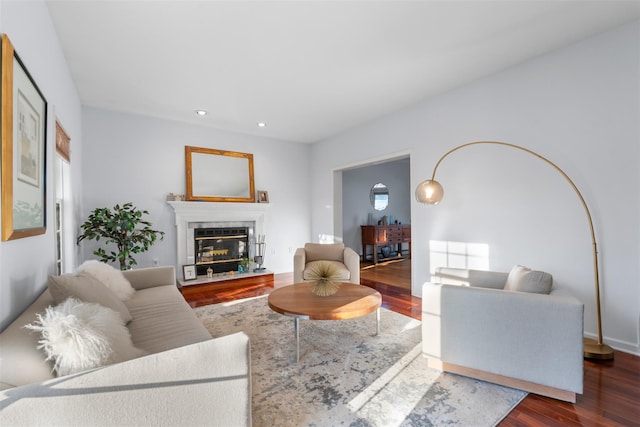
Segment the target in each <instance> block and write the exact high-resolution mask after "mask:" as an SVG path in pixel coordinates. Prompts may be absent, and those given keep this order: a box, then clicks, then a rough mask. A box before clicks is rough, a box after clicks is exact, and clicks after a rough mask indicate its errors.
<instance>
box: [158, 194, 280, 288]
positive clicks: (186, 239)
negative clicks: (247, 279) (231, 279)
mask: <svg viewBox="0 0 640 427" xmlns="http://www.w3.org/2000/svg"><path fill="white" fill-rule="evenodd" d="M167 203H168V204H169V205H170V206H171V208H173V210H174V212H175V224H176V252H177V253H176V255H177V257H176V266H177V268H178V271H181V268H182V267H181V266H183V265H193V264H196V250H195V249H196V247H195V246H196V245H195V237H194V236H195V231H196V230H200V229H205V228H235V229H238V228H247V229H248V241H247V243H246V244H245V252H248V253H249V258H250V259H251V258H252V257H253V256H254V255H255V236H259V235H264V234H265V228H264V224H265V222H266V216H267V212H268V210H269V208H270V204H268V203H207V202H181V201H169V202H167ZM207 268H208V267H205V268H204V273H201V270H198V275H204V276H205V277H206V274H207V273H206V270H207ZM212 269H213V268H212ZM237 269H238V267H237V261H236V265H235V269H233V270H234V271H237ZM196 282H197V281H190V282H188V283H189V284H193V283H196Z"/></svg>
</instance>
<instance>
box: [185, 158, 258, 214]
mask: <svg viewBox="0 0 640 427" xmlns="http://www.w3.org/2000/svg"><path fill="white" fill-rule="evenodd" d="M184 148H185V162H186V173H187V176H186V178H187V191H186V200H188V201H199V202H244V203H254V202H255V186H254V183H253V154H248V153H238V152H235V151H224V150H216V149H212V148H200V147H191V146H185V147H184ZM198 155H207V156H211V157H210V158H204V157H201V158H200V159H199V161H196V162H194V158H195V157H196V156H198ZM203 160H204V161H206V162H207V166H210V167H207V168H202V167H200V168H199V167H198V166H199V165H198V163H201V162H202V161H203ZM243 160H244V161H246V170H247V172H248V173H247V175H246V178H245V175H244V162H243ZM194 163H195V166H196V167H195V168H194ZM238 165H241V166H242V167H241V168H240V169H241V170H239V171H238V173H237V174H236V176H235V177H234V185H237V186H238V187H242V190H243V192H242V194H237V193H235V194H234V193H233V192H229V193H228V192H227V190H226V189H225V188H219V189H213V190H211V191H202V189H201V188H199V187H198V185H199V184H197V183H198V182H202V181H203V180H204V181H208V183H209V184H213V182H212V181H211V179H212V178H213V177H215V173H216V169H218V170H220V169H225V168H226V169H227V171H228V172H233V171H234V170H235V169H236V168H237V166H238ZM221 177H224V179H225V180H227V181H228V180H229V178H230V176H229V174H223V175H221ZM245 179H246V181H245ZM194 182H195V183H196V187H195V188H194ZM245 183H246V185H245ZM225 185H226V184H225V183H223V184H222V187H224V186H225ZM245 188H248V192H247V194H245ZM198 193H213V194H198Z"/></svg>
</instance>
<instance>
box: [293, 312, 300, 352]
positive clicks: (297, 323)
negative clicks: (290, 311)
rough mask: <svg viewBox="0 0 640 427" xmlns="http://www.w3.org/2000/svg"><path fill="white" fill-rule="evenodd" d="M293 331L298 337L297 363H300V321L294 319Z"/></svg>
mask: <svg viewBox="0 0 640 427" xmlns="http://www.w3.org/2000/svg"><path fill="white" fill-rule="evenodd" d="M293 329H294V332H295V335H296V363H298V362H299V361H300V319H298V318H297V317H294V318H293Z"/></svg>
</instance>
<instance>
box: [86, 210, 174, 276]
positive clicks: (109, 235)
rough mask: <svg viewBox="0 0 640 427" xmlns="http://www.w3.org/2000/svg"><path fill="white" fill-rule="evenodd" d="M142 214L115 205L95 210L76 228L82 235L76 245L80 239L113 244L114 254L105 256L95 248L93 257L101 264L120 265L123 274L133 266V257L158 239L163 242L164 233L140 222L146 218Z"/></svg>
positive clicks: (143, 211) (100, 250)
mask: <svg viewBox="0 0 640 427" xmlns="http://www.w3.org/2000/svg"><path fill="white" fill-rule="evenodd" d="M148 214H149V212H148V211H146V210H138V208H136V207H135V206H133V203H131V202H128V203H125V204H124V205H122V206H120V205H115V206H114V207H113V210H111V209H110V208H96V209H94V210H93V212H91V215H89V217H88V218H87V220H86V221H85V222H84V224H82V225H81V226H80V227H81V228H82V231H83V232H82V234H81V235H79V236H78V240H77V243H78V244H80V242H81V241H83V240H84V239H88V240H96V241H100V239H101V238H103V237H104V238H105V244H107V245H108V244H110V243H115V245H116V247H117V248H118V252H114V251H111V252H110V253H107V252H106V251H105V249H104V248H98V249H97V250H95V251H93V254H94V255H96V256H98V257H100V261H102V262H104V263H109V262H116V261H118V262H119V263H120V270H127V269H130V268H132V267H133V266H134V265H137V264H138V263H137V262H136V260H135V258H133V254H139V253H141V252H145V251H147V250H148V249H149V248H150V247H151V245H153V244H154V243H155V242H156V240H157V239H158V235H159V236H160V240H162V239H163V238H164V231H159V230H154V229H153V228H151V223H150V222H149V221H144V220H143V219H142V216H143V215H148Z"/></svg>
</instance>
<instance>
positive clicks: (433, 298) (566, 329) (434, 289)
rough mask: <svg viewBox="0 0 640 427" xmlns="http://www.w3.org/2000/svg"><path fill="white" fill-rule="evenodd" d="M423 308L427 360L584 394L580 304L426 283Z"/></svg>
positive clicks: (571, 300)
mask: <svg viewBox="0 0 640 427" xmlns="http://www.w3.org/2000/svg"><path fill="white" fill-rule="evenodd" d="M422 304H423V308H422V328H423V329H422V343H423V352H424V353H425V355H426V356H428V357H432V358H436V359H440V360H442V361H445V362H447V363H451V364H455V365H459V366H465V367H469V368H473V369H477V370H481V371H486V372H491V373H494V374H498V375H502V376H506V377H512V378H519V379H522V380H525V381H530V382H533V383H538V384H543V385H546V386H549V387H555V388H558V389H562V390H570V391H573V392H576V393H582V381H583V364H582V357H583V353H582V350H583V349H582V345H583V309H584V306H583V304H582V303H581V302H580V301H578V300H577V299H575V298H573V297H571V296H559V295H542V294H532V293H524V292H510V291H502V290H496V289H485V288H474V287H464V286H452V285H439V284H432V283H425V284H424V286H423V294H422Z"/></svg>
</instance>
